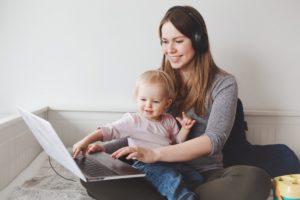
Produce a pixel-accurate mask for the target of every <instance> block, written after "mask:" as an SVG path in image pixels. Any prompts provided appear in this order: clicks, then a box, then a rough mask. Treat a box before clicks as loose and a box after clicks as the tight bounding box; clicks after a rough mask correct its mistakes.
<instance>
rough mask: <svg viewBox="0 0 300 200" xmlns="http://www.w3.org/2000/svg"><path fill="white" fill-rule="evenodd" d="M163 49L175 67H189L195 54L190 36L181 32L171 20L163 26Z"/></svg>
mask: <svg viewBox="0 0 300 200" xmlns="http://www.w3.org/2000/svg"><path fill="white" fill-rule="evenodd" d="M161 36H162V38H161V40H162V49H163V53H164V54H165V57H166V58H167V59H168V60H169V62H170V64H171V66H172V68H174V69H187V68H189V66H190V63H191V61H192V59H193V58H194V55H195V50H194V48H193V45H192V41H191V39H190V38H188V37H186V36H185V35H183V34H182V33H181V32H179V31H178V30H177V29H176V28H175V26H174V25H173V24H172V23H171V22H170V21H168V22H166V23H165V24H164V25H163V26H162V28H161Z"/></svg>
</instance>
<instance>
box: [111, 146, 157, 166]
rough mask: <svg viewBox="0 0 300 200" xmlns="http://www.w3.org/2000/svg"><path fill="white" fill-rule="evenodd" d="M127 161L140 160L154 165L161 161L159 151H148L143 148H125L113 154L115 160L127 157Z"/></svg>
mask: <svg viewBox="0 0 300 200" xmlns="http://www.w3.org/2000/svg"><path fill="white" fill-rule="evenodd" d="M126 155H127V157H126V159H133V160H138V161H141V162H144V163H154V162H157V161H158V159H159V151H158V150H157V149H147V148H142V147H123V148H121V149H118V150H117V151H115V152H114V153H112V155H111V156H112V157H113V158H114V159H117V158H120V157H122V156H126Z"/></svg>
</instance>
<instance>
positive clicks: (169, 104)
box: [166, 99, 173, 109]
mask: <svg viewBox="0 0 300 200" xmlns="http://www.w3.org/2000/svg"><path fill="white" fill-rule="evenodd" d="M172 103H173V100H172V99H168V103H167V106H166V108H167V109H168V108H169V107H170V106H171V104H172Z"/></svg>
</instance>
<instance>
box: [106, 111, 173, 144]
mask: <svg viewBox="0 0 300 200" xmlns="http://www.w3.org/2000/svg"><path fill="white" fill-rule="evenodd" d="M101 129H102V132H103V141H109V140H113V139H117V138H122V137H129V138H128V144H129V146H140V147H146V148H157V147H162V146H167V145H171V144H174V143H176V137H177V134H178V132H179V129H178V126H177V123H176V120H175V119H174V118H173V117H172V115H170V114H163V115H162V119H161V120H160V121H151V120H149V119H147V118H145V117H143V116H142V115H140V114H139V113H126V114H125V115H124V116H123V117H122V118H121V119H119V120H117V121H115V122H113V123H110V124H107V125H106V126H103V127H101Z"/></svg>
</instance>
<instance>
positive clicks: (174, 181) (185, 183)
mask: <svg viewBox="0 0 300 200" xmlns="http://www.w3.org/2000/svg"><path fill="white" fill-rule="evenodd" d="M133 167H134V168H136V169H138V170H140V171H143V172H144V173H146V180H147V181H149V182H150V183H151V184H152V185H153V186H154V187H155V188H156V189H157V190H158V191H159V192H160V194H161V195H163V196H165V197H167V199H168V200H195V199H197V195H196V194H195V193H194V192H191V191H193V190H194V189H195V188H196V187H197V186H198V185H200V184H201V183H203V182H204V178H203V176H202V175H201V174H199V173H198V172H196V171H195V170H194V169H193V168H191V167H190V166H188V165H186V164H184V163H164V162H157V163H152V164H145V163H142V162H139V161H136V162H135V163H134V164H133Z"/></svg>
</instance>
